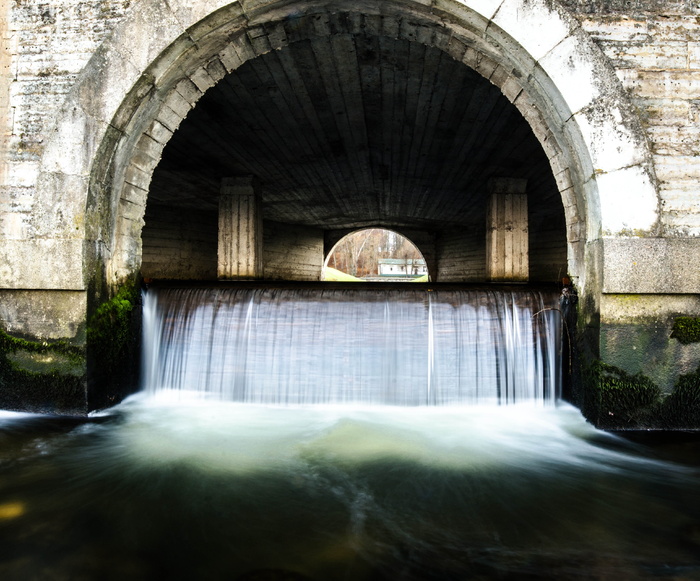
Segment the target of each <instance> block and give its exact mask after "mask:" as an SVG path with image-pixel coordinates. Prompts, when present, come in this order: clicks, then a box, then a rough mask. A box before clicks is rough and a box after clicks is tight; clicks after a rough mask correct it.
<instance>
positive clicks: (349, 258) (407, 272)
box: [321, 228, 430, 282]
mask: <svg viewBox="0 0 700 581" xmlns="http://www.w3.org/2000/svg"><path fill="white" fill-rule="evenodd" d="M329 267H330V268H331V269H332V271H333V272H331V271H329ZM332 274H336V275H339V276H340V278H339V279H334V278H333V277H332V276H331V275H332ZM342 275H350V276H351V277H355V278H360V279H364V280H367V281H371V282H378V281H387V280H390V281H391V280H418V281H419V282H429V281H430V276H429V272H428V263H427V260H426V258H425V255H424V254H423V253H422V252H421V250H420V248H419V247H418V246H417V245H416V244H415V243H414V242H413V240H411V239H410V238H409V237H408V236H404V235H402V234H400V233H398V232H397V231H396V230H392V229H389V228H361V229H359V230H354V231H353V232H350V233H348V234H345V235H344V236H342V237H341V238H340V240H338V241H337V242H336V243H335V244H333V246H332V247H331V248H330V250H329V251H328V252H327V253H325V258H324V261H323V271H322V273H321V280H324V281H328V280H343V276H342Z"/></svg>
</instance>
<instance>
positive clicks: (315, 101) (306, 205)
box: [144, 33, 565, 260]
mask: <svg viewBox="0 0 700 581" xmlns="http://www.w3.org/2000/svg"><path fill="white" fill-rule="evenodd" d="M247 174H252V175H255V176H257V177H258V178H259V180H260V182H261V193H262V202H263V215H264V218H265V220H270V221H275V222H282V223H289V224H299V225H306V226H312V227H318V228H322V229H324V230H331V229H349V228H356V227H362V226H370V225H384V226H394V227H404V228H417V229H423V230H430V231H434V232H437V233H439V232H441V231H444V230H448V229H450V228H464V227H477V228H483V223H484V220H485V208H486V199H487V196H488V192H489V189H488V181H489V179H490V178H493V177H508V178H524V179H526V180H527V191H528V197H529V200H528V203H529V207H530V228H531V232H533V231H537V230H538V229H542V228H544V229H545V230H550V231H551V230H553V229H554V230H556V231H557V235H556V236H555V237H556V238H557V239H558V241H557V242H556V244H557V245H558V246H560V247H564V246H565V220H564V212H563V206H562V201H561V197H560V194H559V192H558V190H557V186H556V183H555V181H554V178H553V176H552V171H551V168H550V166H549V163H548V160H547V158H546V156H545V154H544V152H543V150H542V148H541V146H540V144H539V143H538V141H537V139H536V137H535V135H534V134H533V132H532V130H531V128H530V127H529V125H528V124H527V122H526V121H525V120H524V119H523V117H522V115H521V114H520V113H519V111H518V110H517V109H516V108H515V107H514V106H513V105H512V104H511V103H510V102H509V101H508V100H507V99H506V98H505V97H504V96H503V95H502V94H501V92H500V90H499V89H498V88H497V87H495V86H494V85H492V84H491V83H489V82H488V81H487V80H486V79H484V78H483V77H482V76H480V75H479V74H478V73H476V72H475V71H473V70H471V69H470V68H469V67H467V66H465V65H463V64H462V63H459V62H457V61H455V60H454V59H453V58H452V57H450V56H449V55H448V54H446V53H444V52H441V51H440V50H438V49H436V48H433V47H428V46H425V45H422V44H420V43H417V42H409V41H407V40H401V39H393V38H388V37H384V36H370V35H365V34H347V33H346V34H337V35H335V36H331V37H330V38H323V37H319V38H313V39H310V40H302V41H298V42H295V43H293V44H290V45H288V46H287V47H285V48H283V49H281V50H276V51H271V52H268V53H266V54H264V55H261V56H259V57H257V58H255V59H252V60H249V61H247V62H246V63H245V64H243V65H242V66H240V67H239V68H238V69H236V70H235V71H233V72H232V73H229V74H228V75H227V76H226V77H225V78H224V79H223V80H222V81H220V82H219V83H218V84H217V85H216V86H215V87H213V88H212V89H210V90H209V91H208V92H207V93H206V94H205V95H204V96H203V97H202V98H201V99H200V101H199V102H198V103H197V105H196V107H195V108H194V109H193V110H192V111H191V112H190V113H189V115H188V116H187V118H186V119H185V120H184V121H183V122H182V124H181V125H180V128H179V129H178V130H177V131H176V132H175V134H174V136H173V137H172V139H171V140H170V142H169V143H168V145H167V146H166V148H165V150H164V152H163V157H162V160H161V162H160V164H159V166H158V167H157V169H156V171H155V172H154V174H153V179H152V182H151V188H150V193H149V202H148V204H149V207H148V210H147V214H146V230H145V232H144V236H147V231H148V220H149V215H151V216H152V215H154V213H157V212H158V208H160V207H166V206H167V207H168V208H169V210H170V211H172V209H173V208H182V209H183V211H184V210H192V209H195V208H196V209H199V210H210V211H211V212H216V208H217V198H218V194H219V187H220V180H221V178H223V177H226V176H233V175H247ZM549 239H551V236H550V237H549ZM564 253H565V250H564ZM564 260H565V258H564Z"/></svg>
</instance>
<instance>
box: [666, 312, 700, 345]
mask: <svg viewBox="0 0 700 581" xmlns="http://www.w3.org/2000/svg"><path fill="white" fill-rule="evenodd" d="M671 337H672V338H673V339H678V341H680V342H681V343H683V345H688V344H689V343H700V317H676V319H675V320H674V321H673V329H672V330H671Z"/></svg>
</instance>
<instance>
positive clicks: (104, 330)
mask: <svg viewBox="0 0 700 581" xmlns="http://www.w3.org/2000/svg"><path fill="white" fill-rule="evenodd" d="M140 297H141V293H140V290H139V287H138V286H137V284H136V283H135V282H134V281H127V282H126V283H124V284H123V285H122V286H121V287H120V288H119V290H118V292H117V293H116V295H115V296H114V297H112V298H111V299H109V300H107V301H105V302H103V303H102V304H100V305H99V306H97V308H95V310H94V312H93V314H92V316H91V317H90V318H89V321H88V326H87V353H88V386H89V391H88V401H89V406H90V409H99V408H104V407H109V406H111V405H114V404H115V403H117V402H119V401H121V400H122V399H123V398H124V397H126V396H127V395H129V394H130V393H133V392H134V391H135V390H136V389H137V387H138V383H137V382H138V374H139V349H140V333H141V326H140V308H139V307H140V303H141V301H140Z"/></svg>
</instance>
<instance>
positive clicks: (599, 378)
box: [583, 361, 661, 429]
mask: <svg viewBox="0 0 700 581" xmlns="http://www.w3.org/2000/svg"><path fill="white" fill-rule="evenodd" d="M586 380H587V383H588V394H587V397H586V401H585V406H584V410H583V411H584V414H585V415H586V417H587V418H588V419H589V420H591V421H592V422H593V423H594V424H595V425H596V426H597V427H599V428H606V429H639V428H646V427H649V426H651V425H653V423H654V415H655V413H656V412H657V411H658V406H659V404H660V401H661V389H660V388H659V387H658V386H657V385H656V384H654V383H653V382H652V381H651V380H650V379H649V378H648V377H645V376H644V375H642V374H641V373H638V374H636V375H630V374H629V373H626V372H625V371H623V370H622V369H619V368H618V367H614V366H612V365H607V364H605V363H602V362H600V361H596V362H594V363H593V364H592V365H591V367H590V368H589V369H588V370H587V373H586Z"/></svg>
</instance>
